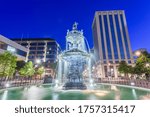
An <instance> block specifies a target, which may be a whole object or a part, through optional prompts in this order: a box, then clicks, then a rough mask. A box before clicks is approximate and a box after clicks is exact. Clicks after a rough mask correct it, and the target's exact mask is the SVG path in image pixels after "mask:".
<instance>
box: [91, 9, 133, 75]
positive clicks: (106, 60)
mask: <svg viewBox="0 0 150 117" xmlns="http://www.w3.org/2000/svg"><path fill="white" fill-rule="evenodd" d="M92 30H93V38H94V54H95V59H96V61H98V63H99V65H101V69H100V71H101V72H99V74H100V75H101V77H103V78H105V77H108V76H109V75H111V76H112V77H115V78H117V77H118V76H119V73H118V72H117V67H118V63H119V62H121V61H126V62H127V63H128V64H133V63H134V60H133V55H132V49H131V44H130V38H129V33H128V27H127V22H126V17H125V12H124V11H123V10H117V11H97V12H96V13H95V17H94V20H93V25H92Z"/></svg>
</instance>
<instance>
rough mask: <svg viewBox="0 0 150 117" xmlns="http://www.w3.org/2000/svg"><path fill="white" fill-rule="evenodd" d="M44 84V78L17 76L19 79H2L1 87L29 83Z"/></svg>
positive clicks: (27, 84)
mask: <svg viewBox="0 0 150 117" xmlns="http://www.w3.org/2000/svg"><path fill="white" fill-rule="evenodd" d="M40 84H43V79H31V78H17V79H8V80H6V79H0V89H3V88H8V87H20V86H29V85H40Z"/></svg>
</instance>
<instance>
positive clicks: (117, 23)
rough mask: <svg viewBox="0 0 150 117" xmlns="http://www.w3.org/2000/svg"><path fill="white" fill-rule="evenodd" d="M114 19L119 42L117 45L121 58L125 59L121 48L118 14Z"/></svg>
mask: <svg viewBox="0 0 150 117" xmlns="http://www.w3.org/2000/svg"><path fill="white" fill-rule="evenodd" d="M115 21H116V29H117V35H118V42H119V47H120V54H121V59H125V55H124V50H123V43H122V38H121V32H120V27H119V19H118V15H115Z"/></svg>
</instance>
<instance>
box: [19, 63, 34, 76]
mask: <svg viewBox="0 0 150 117" xmlns="http://www.w3.org/2000/svg"><path fill="white" fill-rule="evenodd" d="M19 73H20V75H22V76H33V75H34V73H35V70H34V66H33V63H32V62H31V61H29V62H27V63H26V64H25V66H24V67H23V68H21V69H20V71H19Z"/></svg>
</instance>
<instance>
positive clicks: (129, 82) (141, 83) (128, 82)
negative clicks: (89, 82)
mask: <svg viewBox="0 0 150 117" xmlns="http://www.w3.org/2000/svg"><path fill="white" fill-rule="evenodd" d="M96 82H97V83H109V84H120V85H128V86H135V87H142V88H148V89H150V81H148V80H133V79H129V80H128V79H98V80H97V81H96Z"/></svg>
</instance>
